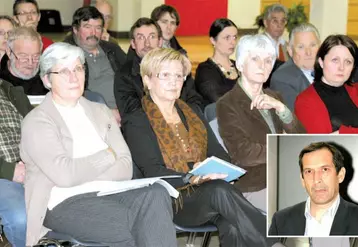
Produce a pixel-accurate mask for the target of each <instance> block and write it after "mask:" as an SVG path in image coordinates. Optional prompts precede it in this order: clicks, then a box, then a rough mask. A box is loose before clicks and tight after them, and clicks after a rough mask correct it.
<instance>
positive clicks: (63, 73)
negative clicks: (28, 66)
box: [48, 65, 85, 78]
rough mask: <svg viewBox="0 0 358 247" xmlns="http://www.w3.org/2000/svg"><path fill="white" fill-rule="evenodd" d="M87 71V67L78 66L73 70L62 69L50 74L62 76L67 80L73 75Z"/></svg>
mask: <svg viewBox="0 0 358 247" xmlns="http://www.w3.org/2000/svg"><path fill="white" fill-rule="evenodd" d="M84 71H85V67H84V66H83V65H77V66H76V67H75V68H74V69H73V70H70V69H68V68H64V69H61V70H60V71H50V72H48V74H55V75H60V76H62V77H65V78H70V76H71V75H72V74H76V75H78V74H80V73H83V72H84Z"/></svg>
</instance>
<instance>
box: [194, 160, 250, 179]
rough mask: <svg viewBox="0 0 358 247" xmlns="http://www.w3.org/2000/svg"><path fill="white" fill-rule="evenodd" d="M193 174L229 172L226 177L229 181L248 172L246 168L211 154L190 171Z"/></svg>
mask: <svg viewBox="0 0 358 247" xmlns="http://www.w3.org/2000/svg"><path fill="white" fill-rule="evenodd" d="M190 173H191V174H193V175H200V176H205V175H207V174H210V173H220V174H228V176H227V177H226V178H225V179H224V180H225V181H227V182H231V181H233V180H236V179H238V178H239V177H241V176H242V175H244V174H245V173H246V170H245V169H242V168H241V167H238V166H236V165H233V164H231V163H229V162H227V161H225V160H222V159H219V158H217V157H214V156H211V157H210V158H207V159H206V160H204V161H203V162H201V163H200V164H199V165H198V166H197V167H195V168H194V169H193V170H191V171H190Z"/></svg>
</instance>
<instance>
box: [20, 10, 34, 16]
mask: <svg viewBox="0 0 358 247" xmlns="http://www.w3.org/2000/svg"><path fill="white" fill-rule="evenodd" d="M38 14H39V12H37V11H36V10H32V11H30V12H26V11H21V12H18V13H17V14H16V15H19V16H28V15H32V16H37V15H38Z"/></svg>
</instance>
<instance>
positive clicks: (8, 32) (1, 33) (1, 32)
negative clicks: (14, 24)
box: [0, 30, 14, 37]
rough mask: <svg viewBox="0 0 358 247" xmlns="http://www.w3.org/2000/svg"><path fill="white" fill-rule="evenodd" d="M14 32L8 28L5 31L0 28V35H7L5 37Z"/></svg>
mask: <svg viewBox="0 0 358 247" xmlns="http://www.w3.org/2000/svg"><path fill="white" fill-rule="evenodd" d="M13 33H14V31H13V30H9V31H7V32H6V31H5V30H0V36H2V37H5V35H7V37H9V36H10V35H12V34H13Z"/></svg>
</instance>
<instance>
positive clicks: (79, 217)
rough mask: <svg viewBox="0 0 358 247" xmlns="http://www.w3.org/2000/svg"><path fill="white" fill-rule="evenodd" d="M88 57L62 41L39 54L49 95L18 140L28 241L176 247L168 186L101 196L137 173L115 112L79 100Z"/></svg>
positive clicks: (29, 117)
mask: <svg viewBox="0 0 358 247" xmlns="http://www.w3.org/2000/svg"><path fill="white" fill-rule="evenodd" d="M84 62H85V57H84V53H83V51H82V49H81V48H79V47H76V46H72V45H70V44H67V43H61V42H59V43H55V44H53V45H51V46H49V47H48V48H47V49H46V51H45V52H44V54H43V55H42V57H41V61H40V66H41V78H42V80H43V83H44V85H45V86H46V87H47V88H50V92H49V93H48V94H47V95H46V98H45V100H44V101H43V102H42V103H41V104H40V105H39V106H38V107H36V108H35V109H34V110H33V111H31V112H30V113H29V114H28V115H27V116H26V117H25V119H24V120H23V125H22V133H21V144H20V153H21V158H22V160H23V161H24V163H26V171H27V174H26V181H25V198H26V208H27V215H28V223H27V243H26V246H33V245H35V244H36V243H37V242H38V240H39V239H40V238H41V237H42V235H43V234H45V233H46V230H47V229H52V230H54V231H56V232H60V233H64V234H67V235H70V236H72V237H73V238H75V239H77V240H79V241H86V242H96V243H101V244H103V245H104V246H116V247H120V246H128V247H135V246H144V247H152V246H159V247H174V246H176V238H175V229H174V226H173V223H172V208H171V201H170V196H169V195H168V193H167V192H166V190H165V188H164V187H162V186H160V185H153V186H149V187H146V188H142V189H136V190H131V191H127V192H122V193H119V194H112V195H108V196H103V197H99V196H97V193H96V192H98V191H100V190H101V188H102V187H103V186H106V187H107V186H108V183H109V184H110V185H113V184H115V183H116V182H114V181H119V180H130V179H131V178H132V159H131V155H130V152H129V149H128V147H127V144H126V143H125V141H124V139H123V137H122V134H121V131H120V129H119V127H118V124H117V122H116V120H115V118H114V116H113V115H112V113H111V111H110V109H109V108H107V106H106V105H104V104H99V103H93V102H90V101H88V100H86V99H85V98H83V97H82V94H83V88H84V81H85V73H84V67H83V64H84ZM101 180H105V181H107V182H106V184H105V185H104V184H103V183H101ZM111 181H112V182H111ZM45 227H46V228H45Z"/></svg>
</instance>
